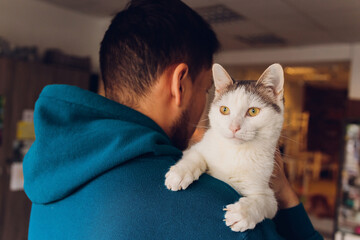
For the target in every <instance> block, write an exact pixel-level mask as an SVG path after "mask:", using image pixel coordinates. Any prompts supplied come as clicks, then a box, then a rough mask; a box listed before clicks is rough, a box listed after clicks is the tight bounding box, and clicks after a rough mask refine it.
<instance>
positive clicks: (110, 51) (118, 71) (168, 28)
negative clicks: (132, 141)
mask: <svg viewBox="0 0 360 240" xmlns="http://www.w3.org/2000/svg"><path fill="white" fill-rule="evenodd" d="M218 48H219V42H218V40H217V38H216V35H215V33H214V32H213V30H212V29H211V27H210V26H209V24H208V23H206V22H205V21H204V20H203V19H202V18H201V17H200V16H199V15H198V14H197V13H196V12H195V11H194V10H192V9H191V8H189V7H188V6H186V5H185V4H184V3H183V2H181V1H180V0H133V1H131V2H130V3H129V4H128V5H127V7H126V8H125V9H124V10H123V11H121V12H119V13H118V14H117V15H116V16H115V17H114V19H113V20H112V22H111V24H110V26H109V28H108V30H107V31H106V33H105V36H104V39H103V41H102V42H101V48H100V67H101V73H102V78H103V81H104V85H105V93H106V96H107V97H108V98H110V99H113V100H115V101H118V102H121V103H123V104H126V105H129V106H134V105H136V103H137V100H138V99H139V98H141V97H144V96H146V94H147V93H148V90H149V89H150V88H151V86H152V85H153V84H154V83H155V82H156V79H157V78H158V77H159V76H160V75H161V74H163V73H164V70H165V69H166V68H168V67H169V66H171V65H173V64H177V63H186V64H187V65H188V66H189V74H190V77H191V79H192V80H194V79H195V78H196V76H197V74H198V73H200V71H201V70H202V69H203V68H210V67H211V64H212V61H213V54H214V53H215V52H216V51H217V50H218Z"/></svg>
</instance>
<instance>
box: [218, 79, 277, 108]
mask: <svg viewBox="0 0 360 240" xmlns="http://www.w3.org/2000/svg"><path fill="white" fill-rule="evenodd" d="M233 81H234V84H232V85H230V86H228V87H227V89H226V91H224V92H223V94H221V95H220V96H218V97H217V98H216V99H214V102H218V101H220V99H221V98H222V96H223V95H225V94H226V93H228V92H232V91H235V90H236V89H238V88H245V91H246V92H248V93H252V94H256V95H257V96H259V97H260V98H261V99H262V100H263V102H264V103H265V104H266V105H268V106H269V107H272V108H273V109H274V110H275V111H276V112H277V113H281V108H280V106H279V105H278V104H277V100H276V93H275V91H274V89H273V88H270V87H266V86H264V85H263V84H258V85H256V81H252V80H249V81H243V80H242V81H239V80H234V79H233ZM282 101H284V98H283V99H282Z"/></svg>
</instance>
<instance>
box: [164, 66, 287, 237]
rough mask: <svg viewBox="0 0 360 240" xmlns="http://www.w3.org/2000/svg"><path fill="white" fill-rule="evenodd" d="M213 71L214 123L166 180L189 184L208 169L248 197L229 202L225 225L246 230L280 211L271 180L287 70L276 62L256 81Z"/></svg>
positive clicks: (217, 68) (170, 185) (171, 183)
mask: <svg viewBox="0 0 360 240" xmlns="http://www.w3.org/2000/svg"><path fill="white" fill-rule="evenodd" d="M213 74H214V81H215V87H216V95H215V99H214V101H213V103H212V105H211V109H210V113H209V119H210V128H209V130H208V131H207V132H206V133H205V135H204V137H203V139H202V140H201V141H200V142H199V143H197V144H195V145H193V146H192V147H191V148H190V149H188V150H186V151H185V152H184V156H183V158H182V159H181V160H180V161H179V162H178V163H177V164H176V165H174V166H173V167H171V169H170V171H169V172H168V173H167V174H166V181H165V185H166V186H167V187H168V188H169V189H171V190H173V191H177V190H181V189H186V188H187V187H188V185H189V184H191V183H192V182H193V181H194V180H197V179H198V178H199V176H200V175H201V174H202V173H204V172H207V173H208V174H210V175H212V176H213V177H215V178H218V179H220V180H222V181H224V182H226V183H228V184H229V185H230V186H232V187H233V188H234V189H235V190H236V191H238V192H239V193H240V194H241V195H243V196H244V197H242V198H240V200H239V201H238V202H236V203H234V204H230V205H228V206H227V207H226V209H225V210H226V211H227V213H226V215H225V222H226V225H228V226H230V227H231V229H232V230H233V231H245V230H247V229H252V228H254V227H255V225H256V224H257V223H258V222H260V221H262V220H263V219H264V218H273V217H274V216H275V214H276V211H277V202H276V199H275V196H274V193H273V191H272V190H271V188H270V187H269V181H270V177H271V174H272V172H273V168H274V153H275V150H276V145H277V141H278V138H279V136H280V132H281V128H282V123H283V109H284V105H283V82H284V79H283V71H282V68H281V66H280V65H278V64H274V65H272V66H270V67H269V68H268V69H267V70H266V71H265V72H264V74H263V75H262V76H261V77H260V79H259V80H258V81H257V82H250V81H241V82H234V81H233V80H232V79H231V77H230V76H229V75H228V74H227V73H226V71H225V70H224V69H223V68H222V67H221V66H220V65H217V64H215V65H214V67H213Z"/></svg>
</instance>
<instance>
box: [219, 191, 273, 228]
mask: <svg viewBox="0 0 360 240" xmlns="http://www.w3.org/2000/svg"><path fill="white" fill-rule="evenodd" d="M277 209H278V206H277V202H276V198H275V196H274V193H273V191H272V190H271V189H267V191H265V192H264V193H262V194H256V195H248V196H246V197H243V198H240V200H239V201H237V202H236V203H234V204H230V205H227V206H226V208H225V209H224V210H225V211H226V214H225V220H224V221H225V223H226V225H227V226H229V227H230V228H231V230H233V231H235V232H244V231H246V230H248V229H253V228H254V227H255V226H256V224H258V223H259V222H261V221H263V220H264V219H265V218H269V219H271V218H273V217H274V216H275V214H276V212H277Z"/></svg>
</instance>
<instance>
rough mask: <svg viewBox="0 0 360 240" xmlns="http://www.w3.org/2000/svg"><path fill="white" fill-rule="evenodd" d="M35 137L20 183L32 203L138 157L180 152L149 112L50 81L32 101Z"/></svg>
mask: <svg viewBox="0 0 360 240" xmlns="http://www.w3.org/2000/svg"><path fill="white" fill-rule="evenodd" d="M34 125H35V136H36V140H35V142H34V143H33V145H32V146H31V148H30V150H29V152H28V153H27V154H26V156H25V158H24V163H23V164H24V165H23V169H24V170H23V171H24V188H25V192H26V194H27V195H28V197H29V199H30V200H31V201H32V202H33V203H40V204H45V203H50V202H54V201H57V200H60V199H63V198H66V197H67V196H69V195H71V194H72V193H73V192H75V191H76V190H77V189H78V188H80V187H81V186H83V185H85V184H86V183H87V182H89V181H91V180H92V179H94V178H96V177H97V176H99V175H101V174H103V173H104V172H107V171H109V170H111V169H112V168H115V167H117V166H119V165H121V164H126V163H127V162H128V161H131V160H132V159H134V158H137V157H139V156H142V157H144V156H147V155H149V156H159V157H160V156H171V158H173V159H174V160H177V159H178V158H180V157H181V154H182V153H181V151H180V150H179V149H177V148H176V147H174V146H173V145H172V143H171V141H170V139H169V138H168V136H167V135H166V134H165V132H164V131H163V130H162V129H161V128H160V127H159V126H158V125H157V124H156V123H155V122H154V121H153V120H151V119H150V118H148V117H147V116H145V115H143V114H141V113H139V112H137V111H135V110H133V109H131V108H128V107H126V106H124V105H121V104H119V103H116V102H114V101H111V100H109V99H107V98H105V97H102V96H100V95H98V94H95V93H92V92H90V91H86V90H83V89H80V88H78V87H74V86H68V85H49V86H46V87H45V88H44V89H43V91H42V92H41V94H40V96H39V99H38V100H37V102H36V104H35V111H34Z"/></svg>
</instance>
